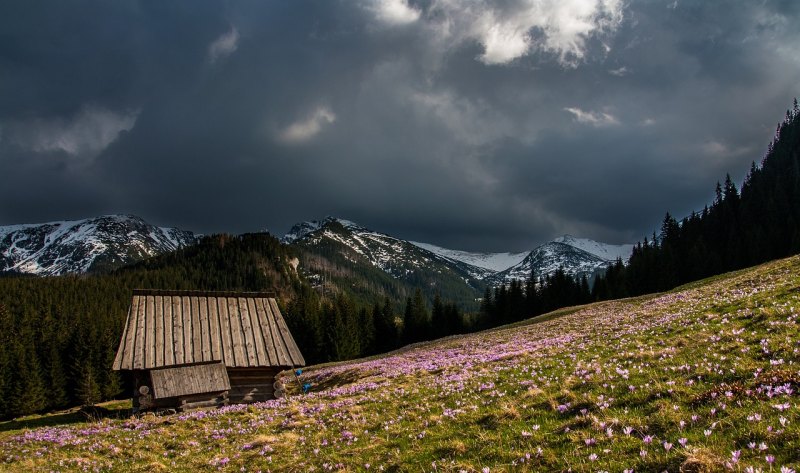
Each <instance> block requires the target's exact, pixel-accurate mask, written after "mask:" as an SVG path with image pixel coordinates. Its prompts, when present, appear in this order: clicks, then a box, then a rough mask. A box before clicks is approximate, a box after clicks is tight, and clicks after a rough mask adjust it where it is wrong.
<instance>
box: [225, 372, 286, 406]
mask: <svg viewBox="0 0 800 473" xmlns="http://www.w3.org/2000/svg"><path fill="white" fill-rule="evenodd" d="M279 372H280V369H279V368H238V369H237V368H228V379H229V380H230V383H231V389H230V391H229V392H228V396H229V400H230V403H231V404H241V403H250V402H262V401H267V400H269V399H274V397H275V396H274V389H273V386H272V385H273V383H274V382H275V375H277V374H278V373H279Z"/></svg>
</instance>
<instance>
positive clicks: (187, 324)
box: [181, 296, 194, 363]
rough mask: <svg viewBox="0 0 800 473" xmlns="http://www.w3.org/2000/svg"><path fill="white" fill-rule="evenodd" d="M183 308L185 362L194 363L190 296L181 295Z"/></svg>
mask: <svg viewBox="0 0 800 473" xmlns="http://www.w3.org/2000/svg"><path fill="white" fill-rule="evenodd" d="M181 310H182V311H183V312H182V314H183V317H182V318H183V362H184V363H194V346H193V339H192V330H193V328H192V304H191V302H189V296H182V297H181Z"/></svg>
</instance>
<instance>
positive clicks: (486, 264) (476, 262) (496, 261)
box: [409, 241, 530, 272]
mask: <svg viewBox="0 0 800 473" xmlns="http://www.w3.org/2000/svg"><path fill="white" fill-rule="evenodd" d="M409 243H411V244H412V245H415V246H418V247H420V248H422V249H425V250H428V251H430V252H431V253H434V254H437V255H439V256H443V257H445V258H448V259H451V260H455V261H461V262H462V263H467V264H469V265H472V266H476V267H478V268H483V269H488V270H490V271H495V272H497V271H502V270H504V269H508V268H510V267H511V266H514V265H516V264H519V263H520V262H522V260H524V259H525V257H526V256H528V254H529V253H530V252H528V251H526V252H523V253H472V252H469V251H461V250H450V249H447V248H442V247H440V246H436V245H431V244H430V243H421V242H418V241H410V242H409Z"/></svg>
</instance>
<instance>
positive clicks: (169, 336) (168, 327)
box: [161, 296, 175, 366]
mask: <svg viewBox="0 0 800 473" xmlns="http://www.w3.org/2000/svg"><path fill="white" fill-rule="evenodd" d="M161 303H162V305H163V310H164V365H166V366H170V365H174V364H175V339H174V338H173V327H174V325H173V324H174V322H173V319H172V297H169V296H167V297H164V296H162V297H161Z"/></svg>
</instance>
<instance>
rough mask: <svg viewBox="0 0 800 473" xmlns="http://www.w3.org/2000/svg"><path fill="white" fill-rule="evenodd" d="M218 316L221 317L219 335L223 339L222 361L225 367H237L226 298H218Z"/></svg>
mask: <svg viewBox="0 0 800 473" xmlns="http://www.w3.org/2000/svg"><path fill="white" fill-rule="evenodd" d="M217 314H218V315H219V334H220V337H221V339H222V361H223V362H224V363H225V366H236V358H235V357H234V355H233V337H232V336H231V327H230V325H231V324H230V316H229V315H228V303H227V301H226V300H225V299H224V298H221V297H218V298H217Z"/></svg>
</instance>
